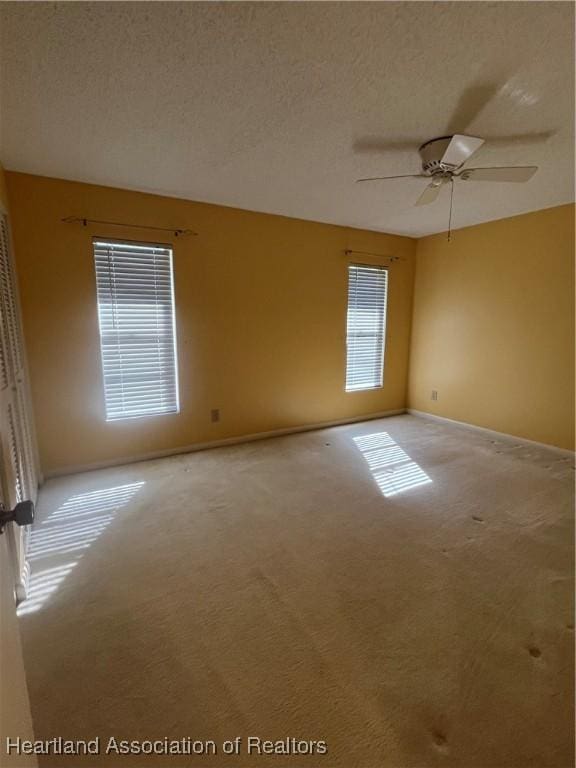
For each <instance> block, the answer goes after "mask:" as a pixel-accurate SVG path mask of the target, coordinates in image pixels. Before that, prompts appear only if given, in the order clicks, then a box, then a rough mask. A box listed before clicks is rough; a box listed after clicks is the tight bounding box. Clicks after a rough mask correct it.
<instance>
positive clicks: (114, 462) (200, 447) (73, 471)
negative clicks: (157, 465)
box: [44, 408, 406, 480]
mask: <svg viewBox="0 0 576 768" xmlns="http://www.w3.org/2000/svg"><path fill="white" fill-rule="evenodd" d="M403 413H406V409H405V408H397V409H396V410H391V411H379V412H378V413H368V414H364V415H362V416H352V417H350V418H347V419H336V420H335V421H321V422H319V423H318V424H306V425H303V426H299V427H284V428H282V429H272V430H270V431H269V432H255V433H254V434H251V435H238V436H237V437H225V438H222V439H221V440H210V441H208V442H205V443H193V444H192V445H183V446H181V447H180V448H168V449H167V450H164V451H153V452H151V453H142V454H139V455H137V456H123V457H122V458H119V459H110V460H109V461H98V462H95V463H94V464H81V465H79V466H73V467H63V468H62V469H56V470H54V471H52V472H45V473H44V478H45V479H46V480H48V479H49V478H52V477H62V476H63V475H77V474H79V473H80V472H91V471H93V470H96V469H106V468H107V467H117V466H119V465H121V464H134V463H136V462H139V461H150V460H151V459H162V458H164V457H165V456H176V455H178V454H181V453H195V452H196V451H205V450H208V449H210V448H222V447H223V446H226V445H241V444H242V443H252V442H255V441H256V440H266V439H268V438H269V437H280V436H282V435H293V434H297V433H299V432H313V431H315V430H317V429H327V428H328V427H339V426H342V425H345V424H357V423H358V422H360V421H372V420H374V419H383V418H386V417H387V416H399V415H401V414H403Z"/></svg>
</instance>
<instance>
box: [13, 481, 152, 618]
mask: <svg viewBox="0 0 576 768" xmlns="http://www.w3.org/2000/svg"><path fill="white" fill-rule="evenodd" d="M143 485H144V481H142V482H138V483H129V484H127V485H119V486H116V487H115V488H104V489H101V490H98V491H89V492H87V493H80V494H77V495H76V496H71V497H70V498H69V499H67V501H65V502H64V504H62V505H61V506H60V507H58V509H56V510H54V512H51V513H50V515H48V517H47V518H46V520H44V521H42V522H39V523H35V525H34V527H33V529H32V533H31V536H30V546H29V549H28V560H29V561H30V563H31V566H32V574H31V576H30V584H29V587H28V597H27V599H26V600H25V601H24V602H23V603H21V604H20V605H19V606H18V615H19V616H23V615H25V614H27V613H33V612H35V611H37V610H39V609H40V608H42V606H43V605H45V604H46V601H47V600H48V598H49V597H50V596H51V595H53V594H54V593H55V592H56V591H57V590H58V588H59V587H60V585H61V584H62V582H63V581H64V579H65V578H66V577H67V576H68V575H69V573H70V572H71V571H72V570H73V569H74V568H75V567H76V565H77V564H78V561H79V560H80V559H81V558H82V556H83V555H84V554H85V552H86V550H87V549H88V548H89V547H91V546H92V544H93V543H94V542H95V541H96V539H98V538H99V536H100V535H101V534H102V532H103V531H104V530H105V529H106V528H107V527H108V526H109V525H110V523H111V522H112V520H113V519H114V517H115V515H116V513H117V511H118V510H119V509H120V508H121V507H123V506H125V505H126V504H127V503H128V502H129V501H130V499H132V497H133V496H134V495H135V494H136V493H137V492H138V491H139V490H140V488H141V487H142V486H143Z"/></svg>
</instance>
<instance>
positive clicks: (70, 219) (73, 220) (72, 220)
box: [62, 216, 198, 237]
mask: <svg viewBox="0 0 576 768" xmlns="http://www.w3.org/2000/svg"><path fill="white" fill-rule="evenodd" d="M62 221H63V222H64V223H65V224H82V226H83V227H86V226H87V225H88V224H107V225H109V226H112V227H130V228H131V229H154V230H156V231H157V232H172V234H173V235H174V237H187V236H188V235H197V234H198V232H194V231H193V230H191V229H180V228H179V227H149V226H147V225H145V224H125V223H124V222H121V221H100V220H99V219H85V218H83V217H82V216H67V217H66V218H65V219H62Z"/></svg>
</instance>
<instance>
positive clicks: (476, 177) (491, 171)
mask: <svg viewBox="0 0 576 768" xmlns="http://www.w3.org/2000/svg"><path fill="white" fill-rule="evenodd" d="M537 170H538V166H536V165H526V166H508V167H502V168H467V169H466V170H465V171H462V173H461V174H459V175H458V176H457V178H459V179H462V180H463V181H516V182H522V181H529V180H530V179H531V178H532V176H534V174H535V173H536V171H537Z"/></svg>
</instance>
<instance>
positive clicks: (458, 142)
mask: <svg viewBox="0 0 576 768" xmlns="http://www.w3.org/2000/svg"><path fill="white" fill-rule="evenodd" d="M482 144H484V139H479V138H478V137H477V136H464V135H463V134H461V133H456V134H455V135H454V136H452V141H451V142H450V144H448V147H447V148H446V152H444V155H443V156H442V161H441V162H442V163H444V164H446V165H451V166H453V167H454V168H459V167H460V166H461V165H462V164H463V163H465V162H466V160H469V159H470V158H471V157H472V155H473V154H474V153H475V152H477V151H478V150H479V149H480V147H481V146H482Z"/></svg>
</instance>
